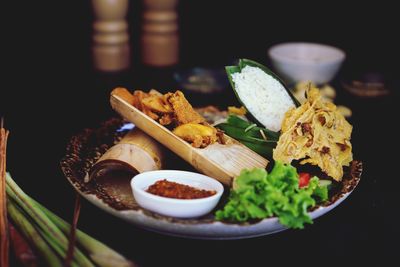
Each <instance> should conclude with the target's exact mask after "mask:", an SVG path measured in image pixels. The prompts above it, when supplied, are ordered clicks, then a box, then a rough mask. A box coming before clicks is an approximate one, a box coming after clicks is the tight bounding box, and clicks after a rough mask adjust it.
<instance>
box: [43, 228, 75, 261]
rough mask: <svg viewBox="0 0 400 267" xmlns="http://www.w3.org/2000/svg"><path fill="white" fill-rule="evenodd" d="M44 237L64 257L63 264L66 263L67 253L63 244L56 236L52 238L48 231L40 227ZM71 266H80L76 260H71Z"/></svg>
mask: <svg viewBox="0 0 400 267" xmlns="http://www.w3.org/2000/svg"><path fill="white" fill-rule="evenodd" d="M38 231H39V232H40V234H41V235H42V237H43V238H44V239H45V240H46V241H47V243H48V244H50V246H51V248H52V249H53V250H54V251H55V252H57V254H58V255H60V256H61V257H62V259H63V265H64V258H65V255H66V253H65V252H64V250H63V248H62V246H61V245H60V244H59V243H58V242H57V240H55V239H54V238H51V237H50V236H49V235H48V233H47V232H44V231H43V230H42V229H40V228H39V229H38ZM71 267H79V264H78V263H77V262H76V260H75V261H74V260H73V261H72V262H71Z"/></svg>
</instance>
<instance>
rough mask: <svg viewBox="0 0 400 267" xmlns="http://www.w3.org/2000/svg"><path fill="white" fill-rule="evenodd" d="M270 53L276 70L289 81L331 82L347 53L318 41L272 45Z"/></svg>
mask: <svg viewBox="0 0 400 267" xmlns="http://www.w3.org/2000/svg"><path fill="white" fill-rule="evenodd" d="M268 55H269V57H270V59H271V62H272V65H273V66H274V68H275V69H276V71H277V72H278V73H279V74H280V75H282V77H283V78H285V79H286V80H287V81H288V82H299V81H312V82H314V83H316V84H324V83H328V82H330V81H331V80H332V79H333V78H334V77H335V75H336V73H337V72H338V71H339V68H340V66H341V65H342V63H343V61H344V59H345V58H346V54H345V53H344V52H343V51H342V50H340V49H339V48H336V47H333V46H329V45H324V44H316V43H283V44H278V45H275V46H273V47H271V48H270V49H269V50H268Z"/></svg>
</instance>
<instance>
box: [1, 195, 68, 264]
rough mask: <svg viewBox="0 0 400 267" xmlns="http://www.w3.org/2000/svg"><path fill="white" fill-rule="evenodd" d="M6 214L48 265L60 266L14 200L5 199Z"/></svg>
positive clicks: (59, 262)
mask: <svg viewBox="0 0 400 267" xmlns="http://www.w3.org/2000/svg"><path fill="white" fill-rule="evenodd" d="M7 210H8V215H9V216H10V218H11V220H12V221H13V222H14V224H15V225H16V226H17V227H18V229H19V230H20V231H21V233H22V234H23V235H24V236H25V237H26V238H27V239H28V240H29V241H30V242H31V243H32V244H34V245H35V248H36V251H37V252H38V253H39V254H40V255H41V257H42V258H43V260H44V261H45V262H46V264H47V265H48V266H54V267H62V266H63V265H62V263H61V260H60V259H59V258H58V257H57V255H56V254H55V253H54V252H53V250H52V249H51V248H50V247H49V245H48V244H47V243H46V241H45V240H44V239H43V238H42V236H41V235H40V234H39V233H38V232H37V230H36V229H35V228H34V227H33V225H32V223H31V222H30V221H29V220H28V219H27V218H26V217H25V215H24V213H23V211H21V210H20V208H19V207H18V206H17V204H15V202H14V201H10V200H9V201H7Z"/></svg>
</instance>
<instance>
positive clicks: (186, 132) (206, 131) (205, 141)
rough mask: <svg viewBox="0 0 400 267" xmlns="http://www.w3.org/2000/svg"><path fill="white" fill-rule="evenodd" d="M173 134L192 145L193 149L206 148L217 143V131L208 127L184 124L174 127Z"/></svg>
mask: <svg viewBox="0 0 400 267" xmlns="http://www.w3.org/2000/svg"><path fill="white" fill-rule="evenodd" d="M173 133H174V134H176V135H177V136H179V137H180V138H182V139H183V140H185V141H187V142H189V143H191V144H192V146H193V147H202V148H203V147H206V146H208V145H210V144H212V143H215V142H217V141H218V136H217V130H216V129H215V128H214V127H211V126H208V125H202V124H197V123H186V124H182V125H180V126H178V127H176V128H175V129H174V130H173Z"/></svg>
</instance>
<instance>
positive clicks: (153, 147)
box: [85, 127, 164, 182]
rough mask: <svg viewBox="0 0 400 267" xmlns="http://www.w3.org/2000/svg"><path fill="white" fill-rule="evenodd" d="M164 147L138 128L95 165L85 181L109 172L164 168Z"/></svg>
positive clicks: (135, 171) (138, 171) (134, 171)
mask: <svg viewBox="0 0 400 267" xmlns="http://www.w3.org/2000/svg"><path fill="white" fill-rule="evenodd" d="M163 154H164V152H163V147H162V145H160V144H159V143H158V142H157V141H155V140H154V139H153V138H151V137H150V136H148V135H147V134H145V133H144V132H143V131H141V130H140V129H138V128H136V127H135V128H134V129H133V130H131V131H130V132H128V133H127V134H126V135H125V136H124V138H122V140H121V141H120V142H119V143H118V144H116V145H115V146H113V147H111V148H110V149H109V150H108V151H107V152H106V153H104V155H103V156H102V157H101V158H100V159H99V160H98V161H97V162H96V163H95V164H94V165H93V167H92V169H91V171H90V174H89V175H88V176H86V178H85V181H86V182H89V181H90V180H92V179H96V178H98V177H100V176H103V175H105V174H106V173H108V172H109V171H113V170H124V171H128V172H132V173H135V174H136V173H141V172H146V171H152V170H159V169H161V168H162V167H163Z"/></svg>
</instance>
